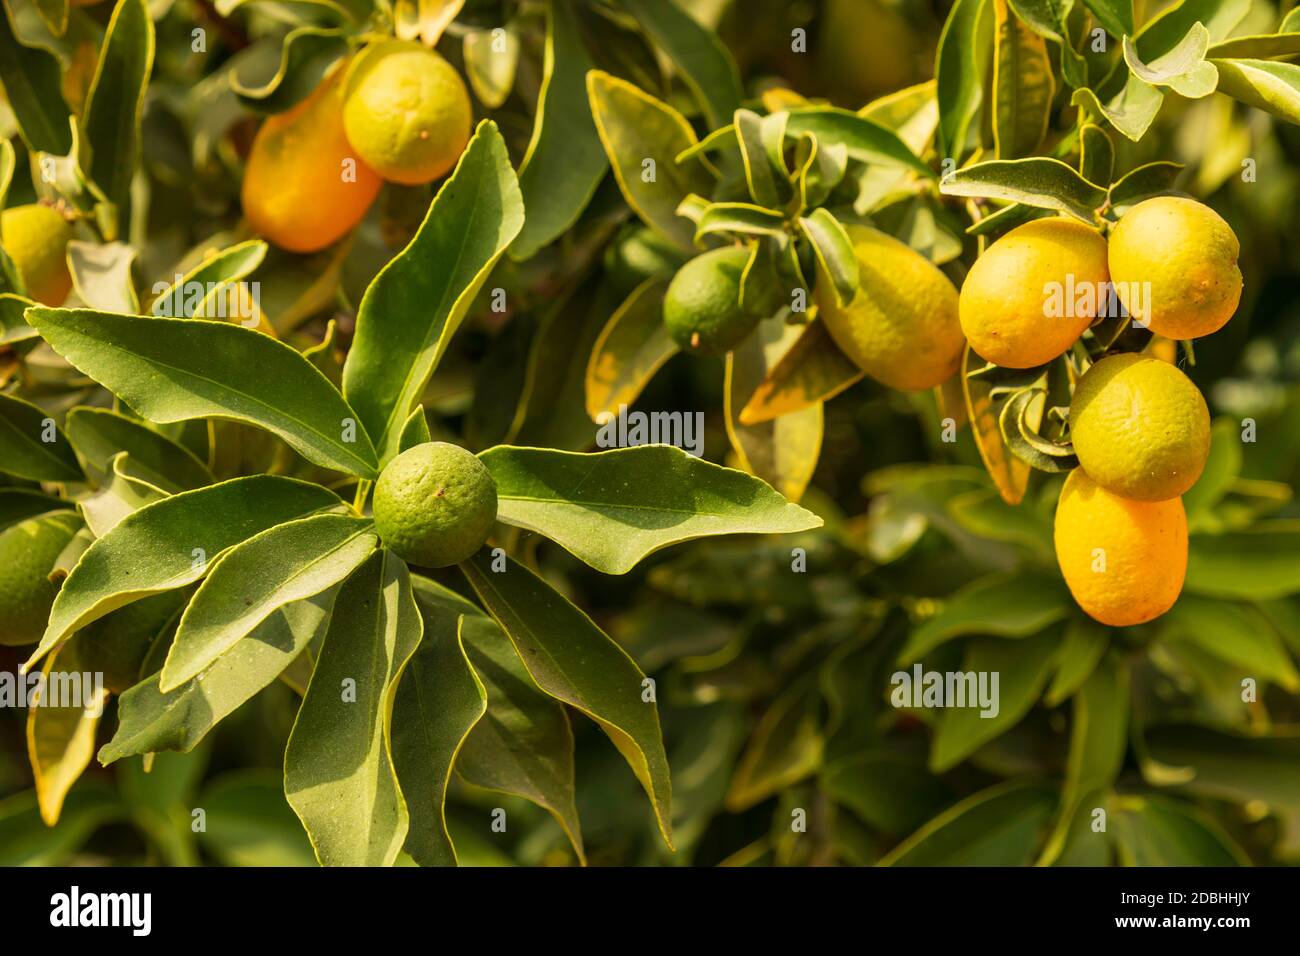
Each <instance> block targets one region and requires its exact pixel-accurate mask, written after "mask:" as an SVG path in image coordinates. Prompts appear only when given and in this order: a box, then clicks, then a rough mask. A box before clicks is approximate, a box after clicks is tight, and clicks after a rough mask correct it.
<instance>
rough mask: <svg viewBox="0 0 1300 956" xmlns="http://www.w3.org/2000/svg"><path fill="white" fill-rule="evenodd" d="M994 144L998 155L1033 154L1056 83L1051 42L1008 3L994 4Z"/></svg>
mask: <svg viewBox="0 0 1300 956" xmlns="http://www.w3.org/2000/svg"><path fill="white" fill-rule="evenodd" d="M993 10H994V19H995V24H996V31H997V32H996V38H995V42H996V53H995V55H994V58H993V101H994V110H993V142H994V146H995V151H996V153H997V156H998V158H999V159H1017V158H1019V157H1021V156H1028V155H1030V154H1031V153H1033V152H1034V151H1035V150H1036V149H1037V148H1038V144H1039V143H1041V142H1042V140H1043V136H1044V135H1045V134H1046V133H1047V124H1048V121H1049V120H1050V119H1051V114H1052V96H1053V94H1054V93H1055V89H1056V83H1055V81H1054V80H1053V78H1052V65H1051V62H1050V61H1049V60H1048V57H1047V44H1046V43H1045V42H1044V41H1043V38H1042V37H1041V36H1039V35H1038V34H1036V33H1034V32H1033V31H1032V30H1030V29H1029V28H1028V27H1026V26H1025V25H1024V24H1023V23H1021V21H1020V19H1019V18H1018V17H1016V16H1015V15H1014V14H1012V13H1011V12H1010V10H1009V9H1008V8H1007V6H1006V4H1005V3H994V5H993Z"/></svg>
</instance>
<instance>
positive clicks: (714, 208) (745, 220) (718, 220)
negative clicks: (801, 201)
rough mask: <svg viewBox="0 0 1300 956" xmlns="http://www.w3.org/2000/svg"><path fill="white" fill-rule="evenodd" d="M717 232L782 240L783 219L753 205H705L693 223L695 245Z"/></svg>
mask: <svg viewBox="0 0 1300 956" xmlns="http://www.w3.org/2000/svg"><path fill="white" fill-rule="evenodd" d="M764 162H766V160H764ZM819 211H821V210H819ZM828 215H829V214H828ZM719 232H732V233H736V234H737V235H740V236H779V237H781V238H782V239H784V238H785V237H786V231H785V216H784V215H782V214H781V213H779V212H777V211H776V210H774V209H766V208H764V207H763V206H755V205H754V204H753V203H747V202H715V203H709V204H708V205H707V206H705V207H704V209H703V211H702V213H701V214H700V217H699V219H697V220H696V222H695V242H696V243H697V244H699V242H700V240H701V239H703V238H704V237H705V236H710V235H713V234H715V233H719Z"/></svg>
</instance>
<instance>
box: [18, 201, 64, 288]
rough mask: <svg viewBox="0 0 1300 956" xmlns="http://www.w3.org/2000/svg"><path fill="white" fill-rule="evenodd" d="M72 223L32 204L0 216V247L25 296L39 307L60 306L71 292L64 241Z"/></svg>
mask: <svg viewBox="0 0 1300 956" xmlns="http://www.w3.org/2000/svg"><path fill="white" fill-rule="evenodd" d="M72 236H73V231H72V224H71V223H69V222H68V221H67V220H66V219H64V218H63V216H62V215H60V214H59V212H58V210H56V209H53V208H51V207H49V206H42V205H39V204H36V203H33V204H31V205H28V206H14V207H13V208H12V209H6V210H5V211H4V213H3V214H0V245H3V246H4V249H5V252H7V253H9V258H10V259H12V260H13V263H14V265H15V266H16V267H17V268H18V273H19V274H20V275H21V276H22V277H23V285H25V286H26V287H27V297H28V298H30V299H35V300H36V301H37V302H40V303H42V304H43V305H62V304H63V300H64V299H66V298H67V297H68V293H69V292H71V291H72V273H70V272H69V271H68V256H67V250H68V241H69V240H70V239H72Z"/></svg>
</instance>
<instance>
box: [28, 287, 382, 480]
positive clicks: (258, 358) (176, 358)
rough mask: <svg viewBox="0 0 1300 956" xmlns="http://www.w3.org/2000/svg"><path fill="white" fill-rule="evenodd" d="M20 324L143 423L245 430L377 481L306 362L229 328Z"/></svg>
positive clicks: (368, 449) (263, 338) (36, 312)
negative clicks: (195, 422) (225, 422)
mask: <svg viewBox="0 0 1300 956" xmlns="http://www.w3.org/2000/svg"><path fill="white" fill-rule="evenodd" d="M27 320H28V321H29V322H30V323H32V325H33V326H34V327H35V328H36V330H37V331H38V332H40V333H41V336H42V337H43V338H44V339H45V341H46V342H48V343H49V344H50V347H51V348H53V349H54V351H56V352H58V353H59V354H60V355H62V356H63V357H64V358H66V359H67V360H68V361H69V362H71V363H72V364H73V365H74V366H76V367H77V368H78V369H80V370H81V371H83V372H85V373H86V374H87V375H89V376H90V377H91V378H93V379H94V380H95V381H97V382H99V383H100V384H101V385H103V386H104V387H105V388H107V389H108V390H109V391H110V392H112V393H113V394H115V395H117V396H118V397H119V398H121V399H122V400H123V401H124V402H126V403H127V404H128V405H129V406H131V408H133V409H134V410H135V411H137V412H138V413H140V414H141V415H143V416H144V417H145V418H148V419H149V420H150V421H155V422H179V421H185V420H187V419H191V418H208V417H212V418H228V419H231V420H234V421H241V422H247V423H249V424H252V425H258V426H260V427H262V428H265V429H267V430H268V431H271V432H274V433H275V434H277V435H279V436H280V437H281V438H283V439H284V440H285V441H286V442H288V443H289V445H290V446H292V447H293V448H294V450H295V451H297V452H299V453H300V454H301V455H302V456H303V457H304V458H306V459H307V460H308V461H311V462H314V463H315V464H318V465H321V466H322V467H325V468H334V469H336V470H338V471H344V472H349V473H352V474H355V475H360V476H361V477H363V478H375V477H377V476H378V462H377V461H376V459H375V451H374V447H373V446H372V445H371V444H370V439H369V437H367V434H366V431H365V429H364V428H362V427H361V423H359V422H357V420H356V419H357V416H356V413H355V412H353V411H352V409H351V408H349V407H348V404H347V402H345V401H344V400H343V397H342V396H341V395H339V393H338V390H337V389H335V388H334V386H333V385H331V384H330V382H329V379H327V378H326V377H325V376H324V375H322V374H321V373H320V372H319V371H318V370H317V369H316V368H315V367H314V366H313V365H312V364H311V363H310V362H309V361H307V360H306V359H305V358H303V357H302V355H300V354H299V353H298V352H297V351H296V350H294V349H293V348H291V347H290V346H288V345H285V344H284V343H283V342H279V341H276V340H275V339H273V338H271V337H270V336H267V335H263V334H261V333H260V332H254V331H253V330H251V329H246V328H243V327H241V326H238V325H232V324H230V323H228V322H210V321H206V320H199V319H162V318H141V317H136V316H130V315H117V314H114V313H111V312H93V311H91V310H89V309H45V308H36V309H29V310H28V312H27ZM403 418H405V415H403ZM349 439H352V440H349Z"/></svg>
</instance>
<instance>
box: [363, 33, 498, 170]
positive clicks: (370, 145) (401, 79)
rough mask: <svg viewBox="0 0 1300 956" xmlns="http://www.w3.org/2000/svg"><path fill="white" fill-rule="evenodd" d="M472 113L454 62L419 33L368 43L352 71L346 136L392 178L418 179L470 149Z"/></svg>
mask: <svg viewBox="0 0 1300 956" xmlns="http://www.w3.org/2000/svg"><path fill="white" fill-rule="evenodd" d="M473 120H474V110H473V107H472V106H471V105H470V100H469V91H468V90H467V89H466V88H465V81H464V80H462V79H461V78H460V74H459V73H457V72H456V68H455V67H453V66H452V65H451V64H450V63H448V62H447V61H446V60H444V59H443V58H442V57H441V56H439V55H438V54H437V53H434V52H433V51H432V50H429V49H426V48H425V47H424V46H422V45H420V44H419V43H416V42H415V41H406V40H389V41H386V42H383V43H380V44H377V45H376V46H373V47H371V48H369V49H367V50H366V51H364V52H363V53H362V54H361V56H359V57H358V58H357V61H356V63H355V65H354V67H353V69H352V71H351V72H350V73H349V75H348V78H347V86H346V91H345V94H344V105H343V126H344V128H345V129H346V130H347V135H348V140H349V141H350V142H351V143H352V145H353V146H354V147H355V148H356V150H357V152H358V153H359V154H360V155H361V158H362V159H364V160H365V161H366V162H367V163H369V164H370V166H371V167H372V168H374V170H375V171H376V172H378V173H379V175H381V176H383V177H384V178H385V179H387V180H391V181H392V182H396V183H403V184H406V185H410V186H415V185H419V184H421V183H427V182H431V181H432V180H435V179H437V178H438V177H440V176H443V175H444V174H446V173H447V172H448V171H449V170H450V169H451V168H452V167H453V166H455V165H456V161H457V160H458V159H460V154H461V153H463V152H464V151H465V145H466V144H467V143H468V142H469V134H470V126H471V124H472V123H473Z"/></svg>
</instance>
